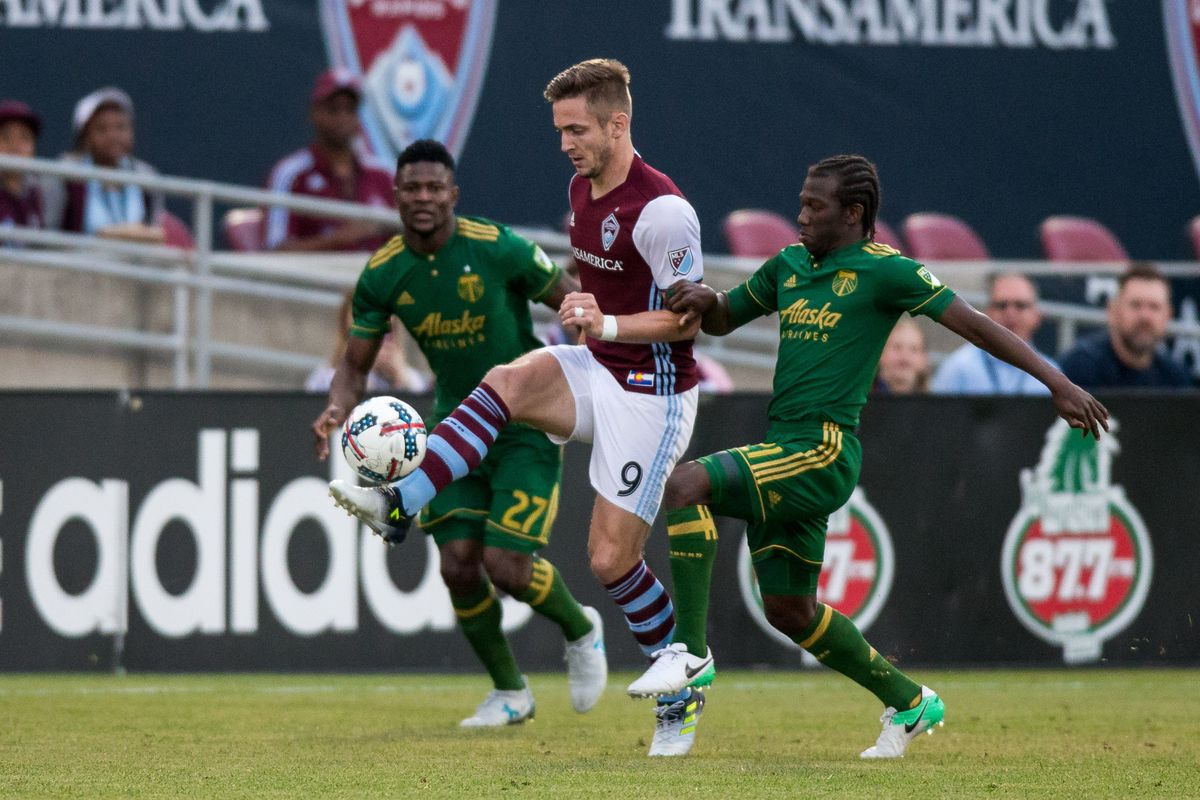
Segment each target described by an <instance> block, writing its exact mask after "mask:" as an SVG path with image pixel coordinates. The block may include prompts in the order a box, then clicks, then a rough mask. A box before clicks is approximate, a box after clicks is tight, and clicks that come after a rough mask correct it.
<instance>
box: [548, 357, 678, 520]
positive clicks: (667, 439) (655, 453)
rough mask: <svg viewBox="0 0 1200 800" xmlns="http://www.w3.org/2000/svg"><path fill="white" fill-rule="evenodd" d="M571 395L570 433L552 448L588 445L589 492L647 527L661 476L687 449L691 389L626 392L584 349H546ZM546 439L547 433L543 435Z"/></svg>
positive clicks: (660, 493)
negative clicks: (663, 392)
mask: <svg viewBox="0 0 1200 800" xmlns="http://www.w3.org/2000/svg"><path fill="white" fill-rule="evenodd" d="M546 350H548V351H549V352H550V354H551V355H553V356H554V357H555V358H556V359H557V360H558V363H559V366H561V367H562V371H563V374H564V375H566V377H567V383H568V384H570V386H571V394H573V395H574V396H575V430H573V431H572V432H571V436H570V438H568V439H562V438H561V437H558V436H550V439H551V440H552V441H554V442H556V443H557V444H562V443H564V442H568V441H571V442H590V443H591V444H592V460H591V464H590V466H589V469H588V477H589V478H590V479H591V482H592V488H594V489H595V490H596V491H597V492H599V493H600V495H601V496H602V497H603V498H604V499H605V500H608V501H609V502H610V503H612V504H613V505H616V506H618V507H620V508H623V509H625V510H626V511H628V512H629V513H631V514H634V515H636V516H638V517H641V518H642V519H643V520H645V521H646V523H647V524H653V522H654V517H655V516H657V514H658V507H659V506H660V505H661V504H662V497H663V488H664V487H665V486H666V483H667V476H668V475H670V474H671V469H672V468H673V467H674V466H675V462H677V461H678V460H679V459H680V458H681V457H682V456H683V451H684V450H686V449H687V446H688V441H689V440H690V439H691V438H692V426H693V425H694V424H695V422H696V398H697V395H698V393H699V390H698V389H697V388H696V387H695V386H693V387H692V388H691V389H688V390H687V391H686V392H682V393H680V394H672V395H654V394H639V393H637V392H627V391H625V389H624V388H623V387H622V386H621V384H620V383H618V382H617V380H616V379H615V378H614V377H613V376H612V373H611V372H609V371H608V370H607V369H605V368H604V367H603V366H601V364H600V362H598V361H597V360H596V359H595V358H594V357H593V356H592V354H591V352H590V351H589V350H588V349H587V346H586V345H569V344H560V345H554V346H553V347H547V348H546ZM547 435H549V434H547Z"/></svg>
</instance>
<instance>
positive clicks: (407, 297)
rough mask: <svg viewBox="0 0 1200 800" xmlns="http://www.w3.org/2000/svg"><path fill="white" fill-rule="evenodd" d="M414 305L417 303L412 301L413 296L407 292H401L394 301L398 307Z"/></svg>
mask: <svg viewBox="0 0 1200 800" xmlns="http://www.w3.org/2000/svg"><path fill="white" fill-rule="evenodd" d="M416 304H417V301H416V300H413V296H412V295H411V294H409V293H408V291H407V290H406V291H404V292H402V293H401V294H400V297H399V298H397V299H396V305H398V306H412V305H416Z"/></svg>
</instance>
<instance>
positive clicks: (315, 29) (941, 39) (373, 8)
mask: <svg viewBox="0 0 1200 800" xmlns="http://www.w3.org/2000/svg"><path fill="white" fill-rule="evenodd" d="M1190 7H1191V5H1190V3H1189V1H1188V0H1138V2H1129V1H1128V0H1004V2H1000V1H999V0H820V1H819V2H818V0H669V2H667V1H666V0H664V1H663V2H656V3H637V2H621V3H610V4H606V5H604V6H603V7H602V8H601V7H598V6H597V5H596V4H595V3H587V2H583V1H582V0H563V2H558V3H554V4H553V5H552V6H547V5H546V4H542V3H534V2H531V1H530V0H505V2H500V0H473V1H472V0H231V1H230V2H224V0H221V2H218V0H0V49H2V50H3V52H4V54H5V69H4V71H3V75H0V96H17V97H20V98H22V99H25V100H27V101H29V102H31V103H33V104H34V105H35V106H36V107H37V109H38V110H39V111H40V112H41V113H42V114H43V115H44V116H45V117H46V121H47V128H46V132H45V135H44V137H43V139H42V142H41V152H42V153H44V154H50V155H52V154H55V153H57V152H59V151H61V150H62V149H64V148H65V147H67V146H68V144H69V142H70V140H71V132H70V126H69V120H70V114H71V108H72V106H73V104H74V102H75V101H76V100H77V99H78V98H79V97H81V96H82V95H84V94H85V93H86V92H89V91H91V90H92V89H94V88H96V87H97V86H99V85H102V84H117V85H121V86H123V87H124V88H126V89H127V90H129V91H130V92H131V94H132V95H133V98H134V100H135V102H136V103H137V106H138V137H139V139H138V150H139V152H140V154H141V155H142V156H143V157H145V158H146V159H147V160H149V161H150V162H151V163H153V164H155V165H156V166H158V167H159V168H160V169H161V170H162V171H164V172H166V173H169V174H178V175H191V176H199V177H208V178H213V179H217V180H222V181H232V182H236V183H247V184H260V183H261V182H262V181H263V180H264V179H265V177H266V175H267V173H268V171H269V169H270V167H271V165H272V164H273V163H274V162H275V160H277V159H278V158H280V157H281V156H282V155H284V154H285V153H287V152H290V151H291V150H293V149H296V148H299V147H301V146H303V145H304V144H305V143H306V141H307V139H308V130H307V121H306V113H307V110H306V103H307V97H308V92H309V87H310V85H311V81H312V77H313V76H314V75H315V74H316V73H317V72H319V71H320V70H321V69H323V68H325V67H327V66H329V65H331V64H336V65H340V66H345V67H347V68H350V69H352V70H355V71H357V72H359V73H360V74H361V75H362V76H363V78H364V83H365V85H366V87H367V95H368V99H369V102H368V105H367V107H366V109H365V110H364V112H363V122H364V129H365V133H366V142H367V144H368V145H369V146H370V147H371V148H372V149H374V150H375V151H377V152H378V153H380V154H381V155H384V156H389V155H390V154H392V153H394V152H395V150H396V148H397V147H400V146H403V144H405V143H406V142H407V141H410V140H411V139H412V138H415V137H418V136H422V135H431V136H436V137H439V138H443V139H445V140H447V141H449V142H450V143H451V145H452V146H453V147H454V149H455V151H456V152H458V153H459V154H460V156H461V170H460V180H461V184H462V188H463V198H464V199H463V202H462V207H463V209H464V210H470V211H472V212H475V213H481V214H484V215H488V216H493V217H496V218H499V219H502V220H504V221H507V222H512V223H521V224H534V225H551V226H555V227H557V226H558V225H559V224H560V221H561V219H562V217H563V213H564V211H565V209H566V184H567V179H568V177H569V166H568V164H567V162H566V160H565V158H564V157H563V156H562V155H561V154H560V153H559V152H558V142H557V139H556V136H555V134H554V131H553V129H552V128H551V121H550V114H549V111H548V109H547V108H546V107H545V104H544V102H543V101H542V99H541V91H542V88H543V87H544V86H545V83H546V81H547V80H548V79H549V78H550V77H551V76H553V75H554V74H555V73H556V72H557V71H558V70H560V69H562V68H563V67H566V66H568V65H569V64H571V63H573V62H575V61H578V60H580V59H582V58H587V57H592V56H597V55H610V56H615V57H619V58H621V59H623V60H624V61H626V62H627V63H628V64H629V65H630V67H631V68H632V69H633V72H634V97H635V122H634V129H633V130H634V141H635V143H636V144H637V145H638V147H639V148H640V149H641V151H642V153H643V154H644V155H645V156H646V157H647V159H648V160H649V161H650V162H651V163H653V164H654V165H656V166H658V167H659V168H661V169H663V170H665V171H666V172H667V173H668V174H670V175H672V176H673V177H674V178H675V179H676V181H677V182H678V184H679V185H680V187H681V188H682V189H683V191H684V192H685V193H686V194H688V195H689V197H690V198H691V200H692V201H693V204H694V205H695V206H696V209H697V211H698V213H699V215H700V219H701V223H702V226H703V228H704V231H705V236H706V238H707V242H708V245H709V247H711V248H714V249H716V250H723V249H724V242H723V240H722V238H721V235H720V225H719V223H720V220H721V219H722V217H723V216H724V214H726V213H727V212H728V211H730V210H732V209H733V208H736V207H765V208H771V209H775V210H778V211H780V212H783V213H786V214H789V215H790V214H793V213H795V210H796V205H797V203H796V195H797V193H798V190H799V185H800V182H801V179H802V174H803V169H804V167H805V166H806V165H807V164H809V163H811V162H812V161H814V160H816V159H818V158H821V157H823V156H826V155H830V154H832V153H836V152H846V151H861V152H864V153H866V154H868V155H870V156H871V157H872V158H874V159H875V160H876V161H877V162H878V164H879V166H880V168H881V171H882V175H883V181H884V203H883V211H882V216H883V218H884V219H885V220H886V221H888V222H890V223H892V224H893V225H895V224H897V223H898V222H899V221H900V220H901V219H902V218H903V217H905V216H906V215H908V214H909V213H912V212H915V211H922V210H939V211H948V212H952V213H956V214H958V215H960V216H962V217H963V218H965V219H966V220H967V221H969V222H970V223H971V224H972V225H973V226H974V227H975V228H976V229H977V230H978V231H979V232H980V233H981V234H982V236H983V238H984V240H985V241H986V242H987V244H988V245H989V246H990V248H991V250H992V252H993V254H994V255H996V256H1001V257H1035V256H1038V255H1039V248H1038V244H1037V240H1036V225H1037V223H1038V222H1039V221H1040V220H1041V219H1042V218H1044V217H1045V216H1047V215H1049V214H1056V213H1073V214H1084V215H1088V216H1094V217H1097V218H1099V219H1101V220H1102V221H1104V222H1105V223H1107V224H1108V225H1109V226H1110V227H1112V228H1113V229H1114V231H1115V232H1116V233H1117V235H1118V236H1119V237H1120V238H1121V239H1122V240H1123V241H1124V243H1125V244H1126V246H1127V248H1128V249H1129V250H1130V252H1131V253H1132V254H1133V255H1134V256H1135V257H1141V258H1157V259H1180V258H1191V257H1192V252H1191V249H1190V246H1189V245H1188V244H1187V242H1186V240H1185V238H1184V236H1183V226H1184V224H1185V222H1186V221H1187V220H1188V219H1189V218H1190V217H1191V216H1192V215H1193V214H1195V213H1197V212H1200V186H1198V183H1197V168H1196V163H1200V160H1198V159H1200V156H1198V154H1200V123H1198V122H1197V120H1198V119H1200V114H1198V112H1197V108H1198V107H1200V102H1198V100H1200V69H1198V67H1197V63H1198V61H1197V44H1196V43H1197V41H1200V40H1198V39H1197V38H1195V33H1196V30H1197V23H1196V22H1195V21H1194V19H1193V17H1194V14H1193V15H1190V16H1189V13H1188V9H1189V8H1190Z"/></svg>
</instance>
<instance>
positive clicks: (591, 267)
mask: <svg viewBox="0 0 1200 800" xmlns="http://www.w3.org/2000/svg"><path fill="white" fill-rule="evenodd" d="M570 197H571V249H572V251H573V253H574V255H575V261H576V262H577V263H578V264H579V281H580V283H581V284H582V285H583V291H585V292H589V293H591V294H593V295H595V296H596V302H597V303H598V304H599V306H600V310H601V311H602V312H604V313H605V314H613V315H621V314H637V313H639V312H642V311H652V310H656V309H661V308H662V307H663V295H662V292H663V290H664V289H666V288H667V287H669V286H670V285H671V284H672V283H674V282H675V281H677V280H679V279H680V278H686V279H687V280H690V281H698V280H700V279H701V278H703V277H704V258H703V256H702V255H701V252H700V222H699V221H698V220H697V219H696V212H695V210H694V209H693V208H692V207H691V205H690V204H689V203H688V201H687V200H684V199H683V195H681V194H680V192H679V189H678V188H676V186H675V184H674V183H673V182H672V181H671V179H670V178H668V177H667V176H666V175H663V174H662V173H661V172H659V171H657V170H655V169H653V168H651V167H649V166H647V165H646V163H645V162H644V161H642V159H641V158H640V157H637V156H635V157H634V159H633V165H632V166H631V167H630V169H629V175H628V177H626V179H625V182H624V183H622V184H621V185H620V186H618V187H617V188H615V189H613V190H612V191H610V192H608V193H607V194H605V195H604V196H603V197H599V198H596V199H592V197H591V183H590V182H589V181H587V180H586V179H584V178H581V177H579V176H578V175H576V176H575V177H574V178H572V179H571V188H570ZM587 346H588V349H589V350H591V352H592V355H593V356H595V358H596V360H597V361H598V362H600V364H602V365H604V367H605V368H607V369H608V371H609V372H610V373H612V376H613V377H614V378H616V380H617V382H618V383H620V384H621V386H622V387H624V388H625V390H626V391H630V392H640V393H643V394H658V395H671V394H678V393H680V392H684V391H687V390H688V389H690V388H692V387H693V386H695V385H696V383H697V376H696V362H695V360H694V359H693V358H692V342H691V341H690V340H689V341H683V342H673V343H661V342H660V343H654V344H628V343H625V342H604V341H600V340H599V339H593V338H591V337H589V338H588V340H587Z"/></svg>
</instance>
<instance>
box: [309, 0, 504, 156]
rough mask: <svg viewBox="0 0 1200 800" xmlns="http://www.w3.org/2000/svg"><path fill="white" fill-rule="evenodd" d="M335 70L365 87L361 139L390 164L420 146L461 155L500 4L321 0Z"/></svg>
mask: <svg viewBox="0 0 1200 800" xmlns="http://www.w3.org/2000/svg"><path fill="white" fill-rule="evenodd" d="M320 2H321V28H322V30H323V31H324V34H325V49H326V50H327V51H328V52H329V61H330V63H331V65H332V66H335V67H344V68H346V69H349V70H350V71H352V72H353V73H354V74H356V75H358V76H360V77H361V78H362V82H363V100H364V103H363V108H362V111H361V116H362V122H363V132H364V133H365V134H366V136H367V139H368V140H369V142H370V144H371V150H372V151H373V152H374V153H375V154H376V155H377V156H379V157H380V158H382V159H383V160H385V161H392V160H394V159H395V158H396V155H397V154H398V153H399V152H400V151H401V150H403V149H404V148H405V147H407V146H408V145H409V144H411V143H412V142H414V141H416V140H417V139H437V140H438V141H440V142H444V143H445V144H446V147H448V148H449V149H450V151H451V152H452V153H455V154H456V155H457V154H458V152H459V151H460V150H461V149H462V145H463V143H464V142H465V141H466V138H467V132H468V130H469V129H470V127H471V118H472V117H473V116H474V114H475V103H476V101H477V100H478V99H479V90H480V87H481V86H482V85H483V75H484V72H485V70H486V68H487V62H488V55H489V52H490V50H491V44H492V28H493V26H494V24H495V21H496V0H422V2H420V3H410V2H403V3H395V2H391V3H389V2H373V0H320Z"/></svg>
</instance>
